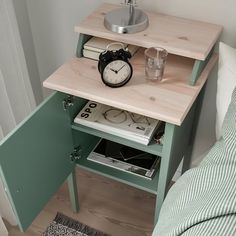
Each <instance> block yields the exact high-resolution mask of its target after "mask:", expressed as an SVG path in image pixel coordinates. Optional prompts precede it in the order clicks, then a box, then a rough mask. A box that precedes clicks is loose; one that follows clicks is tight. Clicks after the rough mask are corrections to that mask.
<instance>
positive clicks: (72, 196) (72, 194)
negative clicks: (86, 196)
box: [67, 169, 79, 213]
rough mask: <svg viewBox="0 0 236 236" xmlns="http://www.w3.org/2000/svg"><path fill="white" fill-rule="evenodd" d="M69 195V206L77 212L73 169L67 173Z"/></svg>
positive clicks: (77, 205) (76, 191)
mask: <svg viewBox="0 0 236 236" xmlns="http://www.w3.org/2000/svg"><path fill="white" fill-rule="evenodd" d="M67 183H68V189H69V196H70V204H71V208H72V210H73V211H74V212H76V213H77V212H79V200H78V189H77V184H76V174H75V169H74V170H73V171H72V173H71V174H70V175H69V177H68V179H67Z"/></svg>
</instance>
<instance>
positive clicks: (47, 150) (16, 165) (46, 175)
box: [0, 93, 74, 231]
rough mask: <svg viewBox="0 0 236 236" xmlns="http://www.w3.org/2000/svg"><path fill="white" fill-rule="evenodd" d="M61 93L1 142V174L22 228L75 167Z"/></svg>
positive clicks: (45, 102)
mask: <svg viewBox="0 0 236 236" xmlns="http://www.w3.org/2000/svg"><path fill="white" fill-rule="evenodd" d="M63 99H64V95H63V94H60V93H56V94H53V95H52V96H50V97H49V98H48V99H47V100H46V101H44V102H43V103H42V104H41V105H40V106H39V107H38V108H37V110H36V111H35V112H33V114H31V115H30V116H29V117H28V118H27V119H25V120H24V121H23V122H22V123H20V124H19V125H18V126H17V128H16V129H15V130H14V131H13V132H11V133H10V134H9V135H8V136H7V137H6V138H5V139H4V140H3V141H2V142H1V143H0V165H1V177H2V178H3V181H4V185H5V187H6V189H7V194H8V196H9V198H10V201H11V203H12V206H13V208H14V211H15V213H16V217H17V219H18V222H19V226H20V228H21V230H22V231H24V230H26V229H27V227H28V226H29V225H30V224H31V223H32V221H33V220H34V218H35V217H36V216H37V215H38V213H39V212H40V211H41V210H42V208H43V207H44V206H45V204H46V203H47V202H48V200H49V199H50V198H51V197H52V196H53V194H54V193H55V192H56V191H57V190H58V188H59V187H60V186H61V184H62V183H63V182H64V181H65V180H66V178H67V177H68V175H69V174H70V173H71V171H72V170H73V168H74V163H72V162H71V161H70V158H69V156H70V153H71V152H72V150H73V140H72V135H71V128H70V120H69V116H68V114H67V112H65V111H64V110H63V108H62V100H63Z"/></svg>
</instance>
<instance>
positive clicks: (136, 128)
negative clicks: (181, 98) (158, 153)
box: [74, 101, 161, 145]
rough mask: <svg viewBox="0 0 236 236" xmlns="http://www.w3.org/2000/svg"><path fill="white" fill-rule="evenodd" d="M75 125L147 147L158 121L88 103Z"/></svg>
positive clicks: (75, 120)
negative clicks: (110, 134)
mask: <svg viewBox="0 0 236 236" xmlns="http://www.w3.org/2000/svg"><path fill="white" fill-rule="evenodd" d="M74 122H75V123H78V124H81V125H85V126H88V127H91V128H94V129H98V130H100V131H103V132H108V133H112V134H114V135H117V136H120V137H124V138H127V139H130V140H132V141H136V142H139V143H142V144H144V145H148V143H149V142H150V140H151V139H152V136H153V134H154V132H155V130H156V129H157V128H158V126H159V125H160V123H161V122H160V121H159V120H156V119H152V118H149V117H146V116H142V115H138V114H135V113H131V112H128V111H125V110H121V109H118V108H114V107H111V106H108V105H104V104H100V103H98V102H93V101H89V102H88V103H87V104H86V105H85V106H84V108H83V109H82V110H81V111H80V112H79V114H78V115H77V116H76V118H75V119H74Z"/></svg>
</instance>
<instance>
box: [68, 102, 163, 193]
mask: <svg viewBox="0 0 236 236" xmlns="http://www.w3.org/2000/svg"><path fill="white" fill-rule="evenodd" d="M87 101H88V100H86V99H83V98H75V101H74V106H73V107H72V109H71V111H70V113H69V116H70V119H71V130H72V136H73V140H74V147H79V148H80V149H81V156H80V158H79V159H77V160H76V164H77V165H78V166H79V167H81V168H83V169H86V170H89V171H92V172H95V173H99V174H101V175H103V176H106V177H109V178H112V179H114V180H117V181H119V182H123V183H125V184H128V185H131V186H134V187H136V188H139V189H142V190H145V191H148V192H151V193H156V192H157V189H156V185H157V183H158V179H159V171H158V170H157V172H156V174H155V176H154V177H153V179H150V180H149V179H146V178H143V177H139V176H137V175H134V174H132V173H128V172H125V171H122V170H117V169H115V168H112V167H109V166H105V165H102V164H99V163H95V162H92V161H89V160H87V157H88V156H89V154H90V153H91V152H92V151H93V150H94V148H95V147H96V145H97V144H98V143H99V142H100V140H101V139H107V140H110V141H113V142H116V143H119V144H123V145H126V146H130V147H132V148H135V149H139V150H141V151H145V152H147V153H151V154H154V155H157V156H161V153H162V145H159V144H156V143H153V142H152V143H150V144H149V145H143V144H140V143H137V142H134V141H131V140H128V139H125V138H121V137H118V136H116V135H113V134H110V133H106V132H102V131H99V130H96V129H93V128H90V127H87V126H84V125H80V124H77V123H74V122H73V120H74V118H75V116H76V115H77V114H78V113H79V111H80V110H81V109H82V107H83V106H84V105H85V104H86V102H87ZM88 140H89V142H88Z"/></svg>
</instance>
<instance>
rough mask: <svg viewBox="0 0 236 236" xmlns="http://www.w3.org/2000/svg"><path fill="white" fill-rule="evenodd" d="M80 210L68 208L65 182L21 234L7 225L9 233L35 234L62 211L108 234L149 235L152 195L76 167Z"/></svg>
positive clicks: (150, 229)
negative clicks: (75, 211) (74, 211)
mask: <svg viewBox="0 0 236 236" xmlns="http://www.w3.org/2000/svg"><path fill="white" fill-rule="evenodd" d="M76 175H77V184H78V186H79V188H78V189H79V203H80V212H79V213H78V214H75V213H73V212H72V210H71V208H70V202H69V196H68V189H67V184H66V183H65V184H63V186H62V187H61V188H60V189H59V191H58V192H57V193H56V194H55V196H53V197H52V199H51V200H50V201H49V203H48V204H47V205H46V206H45V208H44V209H43V211H42V212H41V213H40V214H39V216H38V217H37V218H36V219H35V220H34V222H33V223H32V225H31V226H30V228H29V229H28V230H27V231H26V232H25V233H20V231H19V229H18V227H12V226H8V229H9V236H39V235H41V234H42V232H43V231H44V230H45V229H46V227H47V226H48V225H49V223H50V222H51V221H52V220H53V218H54V217H55V215H56V213H57V212H58V211H59V212H62V213H64V214H65V215H68V216H70V217H72V218H74V219H77V220H78V221H80V222H82V223H85V224H87V225H89V226H91V227H94V228H96V229H98V230H101V231H103V232H106V233H109V234H110V235H112V236H121V235H122V236H150V235H151V232H152V229H153V219H154V218H153V217H154V208H155V195H153V194H150V193H146V192H144V191H142V190H138V189H135V188H133V187H130V186H127V185H125V184H122V183H118V182H116V181H113V180H110V179H108V178H105V177H102V176H99V175H97V174H93V173H90V172H87V171H84V170H82V169H80V168H77V170H76Z"/></svg>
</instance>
